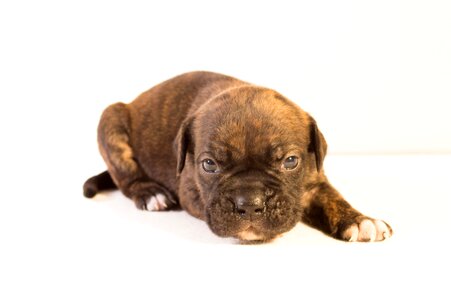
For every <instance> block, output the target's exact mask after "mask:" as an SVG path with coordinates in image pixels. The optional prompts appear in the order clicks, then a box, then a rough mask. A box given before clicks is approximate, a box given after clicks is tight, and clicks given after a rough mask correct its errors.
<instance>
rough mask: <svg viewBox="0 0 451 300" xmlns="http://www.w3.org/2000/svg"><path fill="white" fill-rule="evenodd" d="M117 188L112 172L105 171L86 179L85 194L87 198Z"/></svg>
mask: <svg viewBox="0 0 451 300" xmlns="http://www.w3.org/2000/svg"><path fill="white" fill-rule="evenodd" d="M114 189H117V186H116V184H115V183H114V182H113V179H112V178H111V175H110V173H108V171H105V172H103V173H100V174H99V175H96V176H93V177H91V178H89V179H88V180H86V182H85V184H84V185H83V195H85V197H86V198H92V197H94V196H95V195H96V194H97V193H98V192H101V191H106V190H114Z"/></svg>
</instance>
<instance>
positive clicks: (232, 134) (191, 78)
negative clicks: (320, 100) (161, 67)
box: [84, 72, 392, 241]
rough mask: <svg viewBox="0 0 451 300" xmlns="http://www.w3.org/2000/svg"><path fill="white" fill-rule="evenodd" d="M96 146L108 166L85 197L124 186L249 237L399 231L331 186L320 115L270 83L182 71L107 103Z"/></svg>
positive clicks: (370, 237)
mask: <svg viewBox="0 0 451 300" xmlns="http://www.w3.org/2000/svg"><path fill="white" fill-rule="evenodd" d="M98 143H99V148H100V153H101V155H102V157H103V159H104V160H105V162H106V164H107V166H108V171H105V172H103V173H101V174H99V175H97V176H94V177H92V178H90V179H88V180H87V181H86V183H85V184H84V194H85V196H86V197H93V196H95V194H96V193H97V192H99V191H102V190H106V189H113V188H116V187H117V188H119V189H120V190H121V191H122V192H123V193H124V194H125V195H126V196H127V197H129V198H130V199H132V200H133V201H134V202H135V204H136V206H137V207H138V208H139V209H144V210H151V211H161V210H169V209H171V208H175V207H179V206H180V207H181V208H182V209H184V210H186V211H187V212H188V213H190V214H191V215H193V216H194V217H197V218H200V219H202V220H204V221H206V222H207V224H208V226H209V227H210V229H211V230H212V231H213V232H214V233H215V234H217V235H219V236H223V237H235V238H238V239H240V240H241V241H268V240H271V239H273V238H275V237H277V236H278V235H280V234H282V233H284V232H287V231H289V230H290V229H292V228H293V227H294V226H295V225H296V224H297V223H298V222H300V221H303V222H305V223H306V224H308V225H310V226H313V227H315V228H318V229H319V230H321V231H323V232H324V233H326V234H328V235H330V236H332V237H335V238H337V239H341V240H346V241H381V240H384V239H385V238H388V237H390V236H391V234H392V230H391V228H390V226H389V225H388V224H387V223H385V222H384V221H381V220H375V219H372V218H369V217H367V216H364V215H363V214H361V213H360V212H358V211H357V210H355V209H354V208H352V207H351V206H350V205H349V204H348V203H347V202H346V201H345V200H344V198H343V197H342V196H341V195H340V194H339V193H338V192H337V191H336V190H335V189H334V188H333V187H332V186H331V184H330V183H329V182H328V180H327V178H326V176H325V175H324V170H323V167H322V165H323V160H324V156H325V155H326V150H327V145H326V141H325V140H324V137H323V135H322V134H321V132H320V131H319V130H318V127H317V125H316V123H315V121H314V119H313V118H312V117H311V116H310V115H308V114H307V113H306V112H304V111H303V110H301V109H300V108H299V107H298V106H297V105H295V104H294V103H293V102H291V101H289V100H288V99H286V98H285V97H283V96H282V95H280V94H279V93H277V92H276V91H273V90H271V89H267V88H264V87H259V86H255V85H252V84H249V83H246V82H243V81H240V80H238V79H235V78H232V77H229V76H225V75H221V74H216V73H210V72H192V73H187V74H183V75H180V76H177V77H175V78H172V79H170V80H168V81H165V82H163V83H161V84H159V85H157V86H155V87H153V88H152V89H150V90H149V91H147V92H144V93H143V94H141V95H140V96H139V97H138V98H137V99H136V100H134V101H133V102H131V103H130V104H124V103H116V104H113V105H111V106H109V107H108V108H107V109H106V110H105V111H104V112H103V115H102V117H101V120H100V123H99V126H98Z"/></svg>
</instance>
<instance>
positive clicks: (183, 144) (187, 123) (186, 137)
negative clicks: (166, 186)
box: [174, 117, 193, 176]
mask: <svg viewBox="0 0 451 300" xmlns="http://www.w3.org/2000/svg"><path fill="white" fill-rule="evenodd" d="M192 120H193V118H192V117H189V118H187V119H185V120H184V121H183V122H182V125H181V126H180V128H179V131H178V133H177V136H176V138H175V141H174V151H175V153H176V157H177V176H179V175H180V174H181V173H182V171H183V168H184V167H185V160H186V152H187V151H188V147H189V145H190V143H191V142H192V137H191V124H192Z"/></svg>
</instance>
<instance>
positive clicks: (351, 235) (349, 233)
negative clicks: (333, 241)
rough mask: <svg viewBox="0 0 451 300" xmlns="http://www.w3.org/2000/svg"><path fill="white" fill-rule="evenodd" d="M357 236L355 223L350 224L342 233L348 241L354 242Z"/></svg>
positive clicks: (357, 228) (357, 229)
mask: <svg viewBox="0 0 451 300" xmlns="http://www.w3.org/2000/svg"><path fill="white" fill-rule="evenodd" d="M358 237H359V227H358V226H357V224H352V225H351V226H349V227H348V229H346V231H345V232H344V233H343V239H345V240H348V241H350V242H356V241H357V238H358Z"/></svg>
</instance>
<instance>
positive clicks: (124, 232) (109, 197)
mask: <svg viewBox="0 0 451 300" xmlns="http://www.w3.org/2000/svg"><path fill="white" fill-rule="evenodd" d="M325 167H326V170H327V172H328V174H329V179H330V180H331V182H333V183H334V184H335V186H336V187H337V188H338V189H339V190H340V191H341V192H342V193H343V194H344V195H345V196H346V197H347V199H348V200H349V201H350V202H351V203H352V204H353V205H354V207H356V208H357V209H359V210H361V211H362V212H365V213H366V214H368V215H370V216H372V217H376V218H382V219H384V220H386V221H387V222H389V223H390V224H391V225H392V227H393V229H394V236H393V237H392V238H391V239H390V240H388V241H385V242H381V243H372V244H357V243H344V242H340V241H336V240H333V239H331V238H329V237H327V236H325V235H323V234H322V233H320V232H319V231H316V230H314V229H311V228H309V227H307V226H305V225H302V224H301V225H299V226H297V227H296V228H295V229H294V230H292V231H291V232H289V233H287V234H285V235H284V236H283V237H281V238H279V239H277V240H275V241H274V242H273V243H270V244H264V245H256V246H255V245H238V244H236V243H235V242H234V241H233V240H231V239H223V238H218V237H216V236H215V235H213V234H212V233H211V232H210V231H209V229H208V227H207V225H206V224H204V223H203V222H201V221H199V220H197V219H194V218H192V217H190V216H188V215H187V214H186V213H185V212H146V211H138V210H137V209H136V208H135V207H134V205H133V204H132V202H131V201H130V200H128V199H126V198H125V197H124V196H122V195H121V194H120V193H119V192H113V193H109V194H105V195H100V196H98V197H96V198H95V199H85V198H83V197H82V195H81V186H82V183H83V180H84V179H85V177H86V176H89V175H91V173H90V172H87V171H86V168H85V167H84V166H83V164H82V163H79V162H75V161H74V162H72V163H70V162H69V163H62V164H61V165H60V166H56V167H55V168H54V171H55V172H56V173H55V175H52V174H51V173H47V175H46V176H45V177H36V178H34V180H32V181H31V183H30V184H29V185H28V186H26V187H25V186H24V185H23V184H21V183H19V182H17V183H14V182H10V185H9V186H5V187H3V188H4V189H5V188H6V190H4V192H3V196H2V198H3V199H2V201H1V207H0V228H1V244H2V246H1V248H0V253H1V255H0V265H1V268H0V276H1V285H2V288H1V289H0V298H1V299H31V298H34V299H37V298H43V297H45V298H46V299H62V298H64V299H98V298H102V299H103V298H109V299H111V298H112V299H149V298H158V299H160V298H167V299H174V297H185V298H187V299H191V298H193V297H196V298H199V299H207V298H208V299H211V297H212V295H214V297H215V298H219V299H226V298H230V297H233V298H244V297H253V298H255V297H259V296H265V297H277V298H278V299H282V298H281V297H283V299H289V298H296V299H299V298H307V297H312V298H317V299H322V297H326V296H327V297H333V298H334V299H345V298H346V299H360V298H361V297H363V296H364V297H365V298H369V299H381V298H380V297H386V299H391V298H393V297H403V298H404V297H413V296H418V297H421V298H423V297H428V298H430V299H449V297H450V296H451V294H450V292H449V289H448V287H447V283H448V275H447V274H448V273H449V268H450V267H451V264H450V258H449V250H451V249H450V246H449V243H450V242H451V240H450V234H449V232H450V229H451V222H450V218H449V215H450V212H451V209H450V208H451V207H450V206H451V204H450V199H451V191H450V189H449V174H448V173H449V170H450V168H451V156H329V157H327V158H326V163H325ZM60 172H61V173H60ZM58 174H60V175H58ZM61 174H63V175H61ZM265 299H267V298H265Z"/></svg>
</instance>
